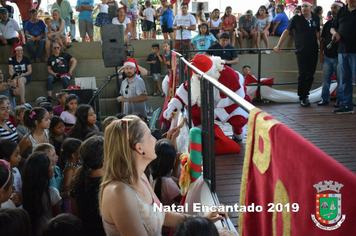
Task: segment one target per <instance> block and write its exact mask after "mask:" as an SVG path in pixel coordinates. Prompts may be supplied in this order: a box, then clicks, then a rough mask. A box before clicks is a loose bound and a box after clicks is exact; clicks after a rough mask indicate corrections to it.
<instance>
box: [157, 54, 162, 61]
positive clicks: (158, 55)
mask: <svg viewBox="0 0 356 236" xmlns="http://www.w3.org/2000/svg"><path fill="white" fill-rule="evenodd" d="M156 55H157V57H158V60H159V61H160V62H161V63H162V62H163V58H162V56H161V55H160V54H159V53H157V54H156Z"/></svg>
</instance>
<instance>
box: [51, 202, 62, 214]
mask: <svg viewBox="0 0 356 236" xmlns="http://www.w3.org/2000/svg"><path fill="white" fill-rule="evenodd" d="M61 213H62V211H61V206H60V205H59V201H58V202H57V203H56V204H54V205H53V206H52V216H53V217H56V216H57V215H59V214H61Z"/></svg>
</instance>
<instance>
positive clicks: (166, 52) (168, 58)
mask: <svg viewBox="0 0 356 236" xmlns="http://www.w3.org/2000/svg"><path fill="white" fill-rule="evenodd" d="M162 47H163V50H164V54H163V63H164V64H165V65H166V66H167V75H169V74H171V46H170V45H169V42H168V41H164V42H163V43H162Z"/></svg>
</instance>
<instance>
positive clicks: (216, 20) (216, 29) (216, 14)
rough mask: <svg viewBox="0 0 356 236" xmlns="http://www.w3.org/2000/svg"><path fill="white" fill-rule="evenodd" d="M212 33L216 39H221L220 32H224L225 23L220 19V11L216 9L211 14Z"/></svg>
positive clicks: (209, 21)
mask: <svg viewBox="0 0 356 236" xmlns="http://www.w3.org/2000/svg"><path fill="white" fill-rule="evenodd" d="M208 23H209V28H210V33H212V34H213V35H214V37H215V38H216V39H219V36H220V30H222V26H223V22H222V21H221V19H220V10H219V9H217V8H215V9H214V11H213V12H212V13H211V15H210V18H209V20H208Z"/></svg>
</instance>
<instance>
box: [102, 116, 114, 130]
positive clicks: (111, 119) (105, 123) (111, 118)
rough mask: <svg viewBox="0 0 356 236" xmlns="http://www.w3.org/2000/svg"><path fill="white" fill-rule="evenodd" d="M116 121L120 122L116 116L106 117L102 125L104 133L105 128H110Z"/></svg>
mask: <svg viewBox="0 0 356 236" xmlns="http://www.w3.org/2000/svg"><path fill="white" fill-rule="evenodd" d="M114 120H118V118H117V117H116V116H108V117H106V118H105V120H104V121H103V123H102V131H103V132H105V128H106V127H108V126H109V125H110V124H111V122H113V121H114Z"/></svg>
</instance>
